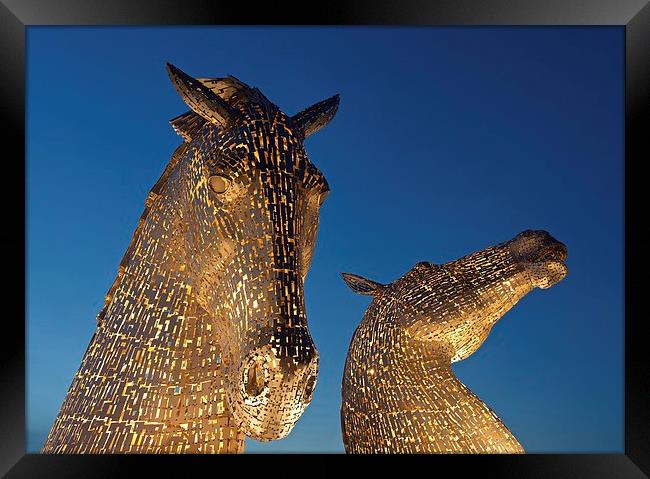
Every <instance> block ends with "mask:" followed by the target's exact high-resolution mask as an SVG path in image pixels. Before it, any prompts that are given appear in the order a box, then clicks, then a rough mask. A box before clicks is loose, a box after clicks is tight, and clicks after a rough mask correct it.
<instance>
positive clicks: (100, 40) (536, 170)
mask: <svg viewBox="0 0 650 479" xmlns="http://www.w3.org/2000/svg"><path fill="white" fill-rule="evenodd" d="M623 48H624V32H623V29H622V28H618V27H604V28H593V27H589V28H585V27H581V28H378V27H363V28H348V27H346V28H343V27H330V28H280V27H266V28H253V27H244V28H222V27H206V28H203V27H201V28H199V27H192V28H180V27H174V28H131V27H128V28H126V27H121V28H90V27H73V28H67V27H66V28H63V27H29V28H28V35H27V52H28V59H27V60H28V61H27V320H28V324H27V333H28V340H27V380H28V385H27V387H28V389H27V393H28V399H27V401H28V425H27V427H28V450H29V451H33V452H34V451H38V450H39V449H40V447H41V446H42V443H43V441H44V439H45V437H46V435H47V433H48V431H49V428H50V427H51V425H52V422H53V421H54V418H55V416H56V414H57V412H58V409H59V407H60V406H61V403H62V401H63V398H64V396H65V394H66V391H67V388H68V387H69V385H70V382H71V380H72V377H73V375H74V373H75V371H76V369H77V368H78V366H79V363H80V361H81V357H82V355H83V353H84V351H85V349H86V346H87V345H88V342H89V341H90V338H91V336H92V333H93V330H94V328H95V319H94V318H95V315H96V314H97V312H98V311H99V310H100V308H101V306H102V303H103V298H104V295H105V293H106V291H107V290H108V288H109V286H110V285H111V283H112V281H113V279H114V277H115V274H116V272H117V266H118V263H119V261H120V259H121V257H122V254H123V253H124V251H125V249H126V247H127V245H128V243H129V240H130V238H131V234H132V232H133V230H134V229H135V226H136V224H137V220H138V218H139V216H140V213H141V212H142V209H143V204H144V199H145V197H146V194H147V192H148V191H149V189H150V188H151V187H152V186H153V184H154V182H155V181H156V180H157V179H158V177H159V175H160V173H161V172H162V170H163V168H164V166H165V165H166V163H167V162H168V160H169V158H170V155H171V153H172V151H173V150H174V148H175V147H176V146H177V145H178V144H179V143H180V138H179V137H178V136H177V135H176V134H175V133H174V132H173V131H172V129H171V127H170V126H169V124H168V120H169V119H170V118H173V117H174V116H176V115H178V114H180V113H182V112H184V111H186V110H187V108H186V106H185V105H184V104H183V103H182V101H181V99H180V98H179V97H178V95H177V94H176V92H175V90H174V88H173V87H172V85H171V84H170V82H169V80H168V77H167V74H166V72H165V68H164V65H165V62H166V61H171V62H172V63H174V64H176V65H177V66H179V67H180V68H182V69H183V70H185V71H186V72H188V73H189V74H191V75H194V76H198V77H211V76H212V77H218V76H225V75H227V74H233V75H235V76H237V77H238V78H240V79H241V80H243V81H245V82H246V83H248V84H250V85H252V86H257V87H258V88H260V90H261V91H262V92H264V94H265V95H266V96H267V97H269V98H270V99H271V100H272V101H274V102H275V103H276V104H277V105H278V106H280V108H282V109H283V111H285V112H287V113H289V114H292V113H295V112H297V111H299V110H301V109H303V108H305V107H306V106H308V105H311V104H312V103H315V102H316V101H319V100H321V99H324V98H326V97H329V96H331V95H332V94H334V93H340V94H341V105H340V108H339V112H338V114H337V116H336V118H335V119H334V120H333V121H332V123H331V124H330V125H329V126H328V127H327V128H326V129H323V130H322V131H320V132H318V133H317V134H315V135H313V136H312V137H310V138H309V139H308V140H307V141H306V148H307V152H308V154H309V156H310V158H311V160H312V161H313V163H314V164H316V165H317V166H318V167H319V168H320V169H321V171H323V173H324V174H325V175H326V177H327V180H328V182H329V184H330V187H331V190H332V191H331V193H330V195H329V197H328V199H327V201H326V202H325V204H324V206H323V208H322V210H321V227H320V231H319V236H318V242H317V247H316V252H315V256H314V260H313V263H312V267H311V271H310V273H309V276H308V278H307V281H306V285H305V294H306V300H307V313H308V320H309V325H310V331H311V333H312V335H313V337H314V340H315V342H316V346H317V348H318V349H319V352H320V355H321V366H320V372H319V379H318V385H317V387H316V392H315V397H314V401H313V403H312V404H311V406H310V407H309V408H308V409H307V411H306V412H305V414H304V415H303V417H302V418H301V419H300V421H299V422H298V423H297V425H296V427H295V428H294V430H293V431H292V433H291V434H290V435H289V436H288V437H287V438H285V439H283V440H280V441H275V442H272V443H257V442H254V441H251V440H247V451H248V452H276V451H302V452H309V451H334V452H341V451H343V445H342V442H341V434H340V425H339V407H340V384H341V375H342V371H343V364H344V361H345V355H346V352H347V348H348V345H349V341H350V339H351V336H352V333H353V331H354V329H355V328H356V326H357V324H358V323H359V321H360V320H361V318H362V316H363V313H364V311H365V309H366V307H367V305H368V302H369V299H368V298H367V297H364V296H357V295H354V294H353V293H352V292H351V291H349V290H348V288H347V287H346V286H345V284H344V283H343V281H342V280H341V279H340V276H339V273H340V272H342V271H346V272H352V273H357V274H361V275H364V276H368V277H370V278H371V279H374V280H377V281H380V282H390V281H393V280H394V279H396V278H398V277H399V276H401V275H402V274H403V273H404V272H406V271H407V270H408V269H410V268H411V267H412V266H413V265H414V264H415V263H417V262H418V261H433V262H438V263H443V262H446V261H449V260H452V259H455V258H458V257H460V256H463V255H465V254H467V253H470V252H473V251H476V250H479V249H482V248H485V247H487V246H491V245H493V244H496V243H499V242H501V241H505V240H508V239H510V238H511V237H513V236H514V235H516V234H517V233H519V232H520V231H522V230H524V229H528V228H533V229H546V230H548V231H549V232H550V233H551V234H552V235H553V236H555V237H556V238H557V239H559V240H561V241H563V242H564V243H566V244H567V245H568V248H569V258H568V266H569V276H568V277H567V278H566V279H565V280H564V281H563V282H561V283H559V284H558V285H557V286H555V287H553V288H551V289H548V290H544V291H541V290H536V291H534V292H532V293H531V294H530V295H528V296H527V297H526V298H524V299H523V300H522V301H521V302H520V303H519V304H518V305H517V306H516V307H515V308H514V309H513V310H512V311H510V312H509V313H508V314H507V315H506V316H505V317H504V318H503V319H502V320H501V321H500V322H499V323H497V325H496V326H495V328H494V330H493V332H492V334H491V335H490V337H489V338H488V340H487V341H486V342H485V344H484V345H483V346H482V347H481V349H479V351H478V352H477V353H475V354H474V355H473V356H471V357H470V358H469V359H467V360H465V361H463V362H461V363H458V364H456V365H455V366H454V370H455V371H456V373H457V374H458V376H459V378H460V379H461V380H462V381H463V382H464V383H465V384H466V385H467V386H468V387H470V388H471V389H472V390H473V391H474V392H475V393H476V394H477V395H478V396H479V397H481V398H482V399H483V400H484V401H485V402H486V403H487V404H488V405H489V406H490V407H492V408H493V409H494V410H495V411H496V413H497V414H498V415H499V416H500V417H501V418H502V419H503V421H504V422H505V424H506V425H507V426H508V427H509V428H510V429H511V431H512V432H513V433H514V434H515V436H516V437H517V438H518V439H519V440H520V442H521V443H522V445H523V446H524V447H525V448H526V450H527V451H529V452H622V451H623V447H624V442H623V441H624V439H623V432H624V429H623V384H624V382H623V381H624V378H623V321H624V317H623V304H624V302H623V246H624V245H623V186H624V185H623V180H624V178H623V158H624V123H623V122H624V120H623V113H624V109H623V108H624V107H623V98H624V96H623V95H624V90H623V86H624V84H623V81H624V77H623V71H624V70H623V66H624V56H623V52H624V50H623Z"/></svg>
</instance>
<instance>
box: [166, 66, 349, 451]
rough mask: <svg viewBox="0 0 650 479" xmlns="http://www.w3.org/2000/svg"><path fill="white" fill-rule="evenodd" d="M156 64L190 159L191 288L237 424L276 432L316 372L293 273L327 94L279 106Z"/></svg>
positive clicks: (301, 255)
mask: <svg viewBox="0 0 650 479" xmlns="http://www.w3.org/2000/svg"><path fill="white" fill-rule="evenodd" d="M167 69H168V73H169V76H170V78H171V80H172V83H173V84H174V86H175V87H176V90H177V91H178V93H179V94H180V96H181V98H182V99H183V100H184V101H185V103H186V104H187V105H188V106H189V107H190V108H191V111H189V112H187V113H185V114H183V115H181V116H179V117H177V118H175V119H174V120H172V122H171V123H172V126H173V127H174V128H175V130H176V131H177V132H178V133H179V134H180V135H181V136H182V137H183V138H184V139H185V143H184V148H185V149H184V150H183V152H182V155H183V157H184V158H185V161H189V162H191V163H192V167H191V168H189V169H188V170H187V171H189V173H188V174H190V175H193V178H191V179H190V183H191V185H192V187H191V188H190V189H189V190H188V193H187V195H188V196H189V197H187V198H186V200H187V207H186V209H185V218H184V220H183V223H184V225H185V226H184V228H185V229H184V231H183V235H184V242H185V251H186V255H187V265H188V267H189V268H190V270H189V273H190V274H189V277H190V278H191V281H192V288H193V293H194V294H195V297H196V301H197V303H198V304H199V305H200V306H201V308H203V309H204V310H205V311H206V312H207V317H208V318H210V321H212V322H213V327H214V328H215V329H216V331H217V333H218V337H219V338H220V342H221V355H222V360H223V370H224V374H225V378H224V389H225V392H226V397H227V404H228V406H229V408H230V410H231V412H232V414H233V416H234V418H235V421H236V422H237V423H238V427H239V428H240V429H241V430H242V431H243V432H244V433H245V434H246V435H247V436H249V437H252V438H254V439H257V440H273V439H278V438H281V437H284V436H286V435H287V434H288V433H289V432H290V431H291V429H292V427H293V425H294V424H295V422H296V421H297V420H298V418H299V417H300V416H301V414H302V413H303V411H304V410H305V408H306V407H307V405H308V404H309V403H310V402H311V400H312V394H313V391H314V386H315V384H316V377H317V373H318V353H317V351H316V347H315V346H314V342H313V340H312V337H311V335H310V334H309V330H308V327H307V318H306V315H305V300H304V293H303V291H304V290H303V281H304V279H305V276H306V274H307V271H308V270H309V265H310V262H311V257H312V253H313V249H314V244H315V241H316V232H317V228H318V217H319V209H320V206H321V204H322V203H323V201H324V199H325V197H326V195H327V193H328V191H329V188H328V185H327V181H326V180H325V177H324V176H323V174H322V173H321V172H320V171H319V170H318V169H317V168H316V167H315V166H314V165H313V164H312V163H311V162H310V161H309V159H308V158H307V154H306V153H305V149H304V146H303V142H304V139H305V138H306V137H307V136H309V135H311V134H312V133H314V132H315V131H317V130H319V129H320V128H322V127H323V126H325V125H326V124H327V123H328V122H329V121H330V120H331V119H332V118H333V117H334V115H335V113H336V111H337V108H338V103H339V99H338V95H336V96H333V97H331V98H329V99H327V100H324V101H322V102H320V103H317V104H315V105H313V106H311V107H309V108H307V109H305V110H303V111H302V112H300V113H298V114H296V115H293V116H288V115H286V114H285V113H283V112H282V111H280V109H279V108H278V107H277V106H276V105H274V104H273V103H271V102H270V101H269V100H268V99H267V98H266V97H265V96H264V95H263V94H262V93H261V92H260V91H259V90H258V89H257V88H251V87H249V86H248V85H246V84H244V83H242V82H241V81H239V80H237V79H236V78H234V77H227V78H214V79H195V78H192V77H190V76H188V75H187V74H185V73H184V72H182V71H181V70H179V69H178V68H176V67H174V66H173V65H170V64H168V65H167ZM188 155H189V156H188Z"/></svg>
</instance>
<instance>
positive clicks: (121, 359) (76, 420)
mask: <svg viewBox="0 0 650 479" xmlns="http://www.w3.org/2000/svg"><path fill="white" fill-rule="evenodd" d="M168 199H169V198H168V197H167V196H165V195H163V196H161V197H159V198H155V201H153V202H152V204H150V205H149V206H148V208H149V211H147V214H146V217H145V215H143V217H144V218H143V219H142V220H141V222H140V224H139V225H138V230H137V232H136V234H135V235H134V240H133V242H132V244H131V246H130V247H129V250H128V251H127V255H125V259H124V260H123V261H122V265H121V267H120V273H119V275H118V278H117V279H116V281H115V283H114V285H113V287H112V288H111V291H110V293H109V296H110V297H109V298H107V305H106V307H105V309H104V311H103V314H102V315H101V318H100V319H101V320H100V322H99V325H98V328H97V330H96V332H95V335H94V336H93V339H92V340H91V343H90V345H89V347H88V350H87V351H86V353H85V355H84V358H83V360H82V364H81V366H80V368H79V371H78V372H77V374H76V376H75V379H74V381H73V384H72V386H71V388H70V391H69V392H68V395H67V397H66V400H65V402H64V405H63V407H62V409H61V412H60V414H59V417H58V418H57V420H56V422H55V424H54V426H53V429H52V431H51V432H50V436H49V437H48V441H47V442H46V447H45V449H44V450H45V451H49V452H57V451H67V452H90V453H101V452H166V453H172V452H207V453H212V452H242V450H243V445H244V436H243V434H242V433H241V432H240V431H239V430H238V429H237V427H236V425H235V423H234V421H233V418H232V416H231V414H230V412H229V410H228V408H227V406H226V402H225V397H224V384H223V383H224V375H223V373H222V365H221V357H220V354H221V345H220V341H219V338H218V337H216V333H215V330H214V328H213V322H212V319H211V318H209V317H208V315H207V313H206V312H205V311H204V310H203V309H202V308H201V307H200V306H199V305H198V303H197V302H196V301H195V299H194V295H193V294H192V284H191V278H190V277H189V276H188V268H186V265H185V264H184V262H185V256H186V255H185V252H184V251H183V249H182V248H183V246H182V245H183V243H184V242H183V241H182V229H181V227H182V225H181V224H180V221H182V218H183V215H182V212H180V211H176V210H175V209H174V207H173V206H172V205H173V204H174V203H173V202H170V201H168Z"/></svg>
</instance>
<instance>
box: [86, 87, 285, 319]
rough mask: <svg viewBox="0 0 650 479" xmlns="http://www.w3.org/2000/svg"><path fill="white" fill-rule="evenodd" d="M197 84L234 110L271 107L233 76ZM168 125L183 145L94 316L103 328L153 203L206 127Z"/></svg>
mask: <svg viewBox="0 0 650 479" xmlns="http://www.w3.org/2000/svg"><path fill="white" fill-rule="evenodd" d="M198 80H199V81H200V82H201V83H203V84H204V85H205V86H206V87H208V88H209V89H210V90H212V91H213V92H214V93H215V94H217V95H219V96H220V97H221V98H222V99H224V100H225V101H227V102H228V103H229V104H230V105H231V106H233V107H236V108H244V107H245V105H246V104H248V103H255V104H259V105H263V106H266V107H268V106H273V103H271V102H270V101H269V100H268V99H267V98H266V97H265V96H264V95H263V94H262V92H260V91H259V90H258V89H257V88H251V87H250V86H248V85H247V84H245V83H244V82H242V81H240V80H238V79H237V78H235V77H234V76H232V75H229V76H227V77H224V78H198ZM169 122H170V124H171V125H172V128H173V129H174V131H176V133H178V134H179V135H180V136H181V137H182V138H183V143H182V144H181V145H180V146H179V147H178V148H176V150H175V151H174V153H172V157H171V159H170V160H169V162H168V163H167V166H165V169H164V170H163V172H162V174H161V175H160V178H158V181H156V183H155V184H154V186H153V188H151V190H149V193H148V194H147V198H146V199H145V202H144V210H143V211H142V214H141V215H140V219H139V220H138V225H137V226H136V228H135V231H134V232H133V235H132V236H131V241H130V242H129V246H128V247H127V249H126V251H125V252H124V255H123V256H122V259H121V261H120V264H119V266H118V270H117V276H116V277H115V280H114V281H113V283H112V285H111V287H110V288H109V290H108V292H107V293H106V297H105V300H104V306H103V307H102V309H101V311H100V312H99V314H97V317H96V318H97V323H98V324H99V325H101V324H103V321H104V317H105V316H106V311H107V310H108V306H109V304H110V302H111V300H112V299H113V294H114V293H115V290H116V289H117V286H118V285H119V284H120V281H121V279H122V277H123V276H124V271H126V267H127V265H128V263H129V260H130V258H131V255H132V254H133V251H134V249H135V245H136V244H137V242H138V239H139V238H140V236H141V233H142V227H143V226H144V224H145V222H146V220H147V217H148V215H149V212H150V211H151V207H152V206H153V204H154V202H155V201H156V200H157V199H158V198H159V197H160V194H161V191H162V190H163V188H164V187H165V185H166V184H167V181H168V180H169V177H170V176H171V173H172V172H173V171H174V170H175V169H176V167H177V166H178V164H179V163H180V159H181V158H182V157H183V154H184V153H185V151H187V148H188V146H189V144H190V143H191V141H192V138H193V137H194V136H195V135H196V134H197V133H198V132H199V130H201V128H202V127H203V126H204V125H205V123H206V120H205V119H204V118H203V117H201V116H200V115H198V114H197V113H195V112H194V111H192V110H189V111H186V112H185V113H183V114H181V115H179V116H177V117H175V118H173V119H171V120H170V121H169Z"/></svg>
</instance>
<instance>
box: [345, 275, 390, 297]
mask: <svg viewBox="0 0 650 479" xmlns="http://www.w3.org/2000/svg"><path fill="white" fill-rule="evenodd" d="M341 276H343V281H345V282H346V283H347V285H348V286H349V287H350V289H351V290H352V291H354V292H355V293H358V294H365V295H366V296H374V295H376V294H378V293H379V292H380V291H381V290H382V289H384V288H385V287H386V285H385V284H381V283H377V282H376V281H372V280H370V279H367V278H364V277H363V276H359V275H356V274H350V273H341Z"/></svg>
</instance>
